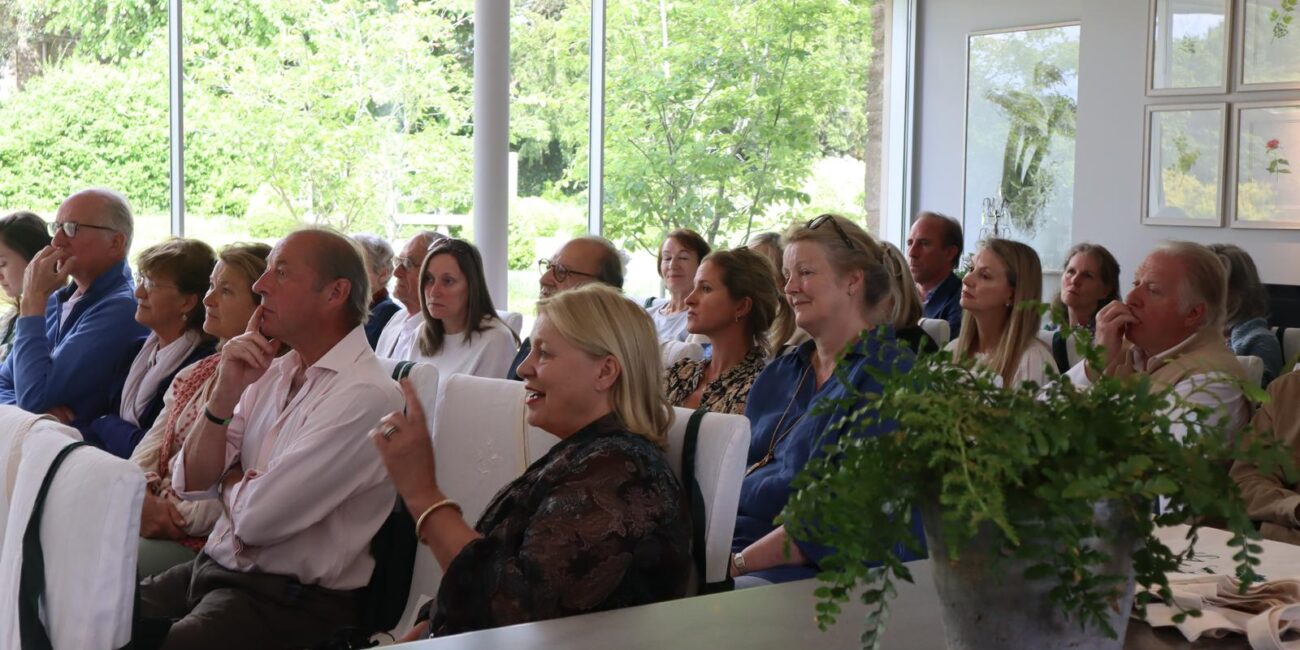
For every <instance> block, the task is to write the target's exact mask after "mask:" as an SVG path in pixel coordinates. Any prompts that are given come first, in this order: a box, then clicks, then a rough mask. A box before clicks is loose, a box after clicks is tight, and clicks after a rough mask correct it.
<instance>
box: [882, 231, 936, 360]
mask: <svg viewBox="0 0 1300 650" xmlns="http://www.w3.org/2000/svg"><path fill="white" fill-rule="evenodd" d="M881 246H882V247H883V248H884V249H885V267H886V268H887V269H888V270H889V322H890V323H892V324H893V326H894V336H896V337H898V340H899V341H902V342H905V343H907V345H908V347H909V348H910V349H911V350H912V351H913V352H938V351H939V344H938V343H937V342H935V340H934V339H932V338H930V335H929V334H926V333H925V330H923V329H921V325H920V322H921V292H919V291H917V290H916V281H915V280H913V279H912V271H911V270H910V269H908V268H907V257H905V256H904V255H903V251H901V250H899V249H898V247H897V246H895V245H893V244H891V243H889V242H883V243H881Z"/></svg>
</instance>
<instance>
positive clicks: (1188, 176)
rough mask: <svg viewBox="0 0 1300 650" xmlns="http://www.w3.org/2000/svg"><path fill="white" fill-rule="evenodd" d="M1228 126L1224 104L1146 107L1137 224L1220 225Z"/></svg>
mask: <svg viewBox="0 0 1300 650" xmlns="http://www.w3.org/2000/svg"><path fill="white" fill-rule="evenodd" d="M1227 121H1228V109H1227V105H1226V104H1223V103H1212V104H1165V105H1159V106H1148V107H1147V110H1146V139H1145V140H1146V151H1145V153H1144V155H1143V168H1144V170H1145V171H1144V173H1143V176H1142V223H1144V224H1148V225H1156V226H1207V227H1219V226H1222V225H1223V170H1224V158H1225V156H1224V153H1225V151H1224V149H1225V148H1224V140H1225V139H1226V138H1225V133H1226V131H1227Z"/></svg>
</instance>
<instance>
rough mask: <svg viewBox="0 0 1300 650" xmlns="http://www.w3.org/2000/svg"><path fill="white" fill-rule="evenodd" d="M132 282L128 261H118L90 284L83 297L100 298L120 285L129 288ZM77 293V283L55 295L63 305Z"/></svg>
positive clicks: (72, 283)
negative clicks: (125, 285)
mask: <svg viewBox="0 0 1300 650" xmlns="http://www.w3.org/2000/svg"><path fill="white" fill-rule="evenodd" d="M130 281H131V268H130V267H129V266H127V264H126V260H118V261H117V262H116V263H115V264H113V265H112V266H110V267H108V269H107V270H105V271H104V272H103V273H100V274H99V275H98V276H96V277H95V280H94V281H93V282H91V283H90V288H89V289H87V290H86V291H85V292H84V293H83V294H82V295H81V297H82V298H85V297H87V296H92V297H93V296H99V295H102V294H104V293H107V292H108V290H109V289H112V288H113V287H116V286H117V285H119V284H128V286H129V283H130ZM76 292H77V283H76V282H71V283H69V284H68V286H66V287H63V288H62V289H59V290H58V291H56V292H55V294H54V295H55V296H58V299H59V302H61V303H62V302H67V301H68V300H69V299H70V298H72V296H73V294H75V293H76Z"/></svg>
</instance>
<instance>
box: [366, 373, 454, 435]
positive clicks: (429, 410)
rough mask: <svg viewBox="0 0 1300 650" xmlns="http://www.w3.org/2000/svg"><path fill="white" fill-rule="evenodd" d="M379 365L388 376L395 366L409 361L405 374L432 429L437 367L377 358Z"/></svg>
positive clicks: (391, 374)
mask: <svg viewBox="0 0 1300 650" xmlns="http://www.w3.org/2000/svg"><path fill="white" fill-rule="evenodd" d="M378 361H379V367H380V368H383V369H384V372H386V373H388V376H389V377H392V376H393V372H395V371H396V370H397V366H398V365H400V364H403V363H411V364H412V365H411V370H410V372H409V373H408V374H407V377H410V379H411V382H412V383H414V384H415V392H416V394H417V395H419V396H420V407H421V408H423V409H424V416H425V417H426V418H428V420H429V422H428V425H429V430H430V431H433V421H434V418H433V414H434V413H437V411H438V382H439V378H438V368H437V367H435V366H433V365H432V364H428V363H415V362H411V361H401V360H399V359H384V358H382V357H380V358H379V359H378Z"/></svg>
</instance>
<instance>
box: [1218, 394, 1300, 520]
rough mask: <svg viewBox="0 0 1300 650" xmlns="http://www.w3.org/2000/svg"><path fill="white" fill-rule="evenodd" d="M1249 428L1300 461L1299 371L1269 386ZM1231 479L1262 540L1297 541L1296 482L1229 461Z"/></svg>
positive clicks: (1299, 506) (1299, 490)
mask: <svg viewBox="0 0 1300 650" xmlns="http://www.w3.org/2000/svg"><path fill="white" fill-rule="evenodd" d="M1251 431H1252V435H1257V436H1268V437H1272V438H1274V439H1275V440H1276V441H1277V442H1279V443H1281V444H1282V445H1284V446H1286V447H1287V448H1289V449H1290V450H1291V455H1292V458H1293V459H1294V460H1295V461H1296V462H1297V463H1300V373H1297V372H1292V373H1287V374H1285V375H1283V376H1281V377H1278V379H1277V381H1274V382H1273V383H1272V384H1270V385H1269V387H1268V401H1267V402H1264V404H1263V405H1262V406H1261V407H1260V409H1259V411H1258V412H1256V413H1255V419H1254V420H1252V421H1251ZM1232 478H1233V480H1234V481H1236V482H1237V487H1238V488H1240V489H1241V496H1242V498H1243V499H1245V500H1246V512H1247V513H1248V514H1249V515H1250V518H1251V519H1253V520H1254V521H1256V522H1260V528H1259V532H1260V534H1261V535H1263V536H1264V539H1271V540H1275V541H1279V542H1286V543H1288V544H1300V485H1296V484H1294V483H1288V482H1287V481H1286V479H1285V478H1284V477H1283V476H1281V475H1280V474H1278V475H1273V474H1264V473H1263V472H1261V471H1260V470H1259V467H1257V466H1256V465H1254V464H1252V463H1247V462H1244V461H1237V462H1236V463H1234V464H1233V466H1232Z"/></svg>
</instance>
